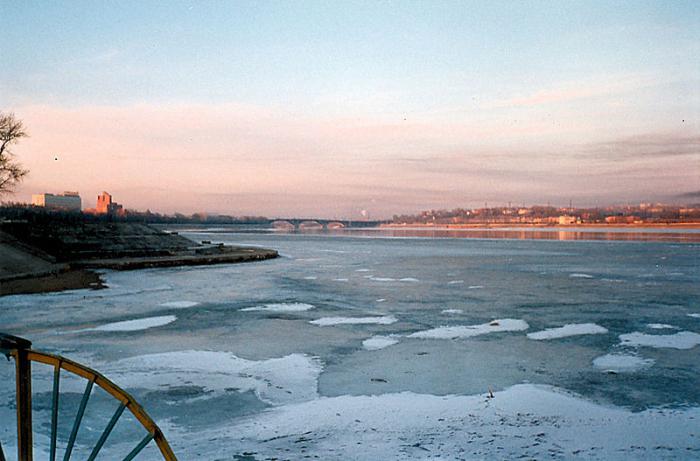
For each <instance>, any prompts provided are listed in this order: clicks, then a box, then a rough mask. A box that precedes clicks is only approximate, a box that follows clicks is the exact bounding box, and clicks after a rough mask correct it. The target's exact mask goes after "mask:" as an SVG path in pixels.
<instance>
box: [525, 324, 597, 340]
mask: <svg viewBox="0 0 700 461" xmlns="http://www.w3.org/2000/svg"><path fill="white" fill-rule="evenodd" d="M607 332H608V329H607V328H603V327H601V326H600V325H596V324H595V323H571V324H568V325H564V326H563V327H559V328H547V329H546V330H542V331H536V332H534V333H528V334H527V337H528V338H530V339H536V340H542V339H558V338H566V337H568V336H579V335H599V334H605V333H607Z"/></svg>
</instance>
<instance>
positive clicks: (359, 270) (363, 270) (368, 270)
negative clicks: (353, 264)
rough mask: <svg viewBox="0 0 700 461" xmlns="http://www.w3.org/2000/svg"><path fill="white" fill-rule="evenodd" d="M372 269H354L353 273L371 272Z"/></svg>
mask: <svg viewBox="0 0 700 461" xmlns="http://www.w3.org/2000/svg"><path fill="white" fill-rule="evenodd" d="M371 271H372V269H355V272H371Z"/></svg>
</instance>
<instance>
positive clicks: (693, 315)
mask: <svg viewBox="0 0 700 461" xmlns="http://www.w3.org/2000/svg"><path fill="white" fill-rule="evenodd" d="M688 317H693V318H696V319H700V313H693V314H688Z"/></svg>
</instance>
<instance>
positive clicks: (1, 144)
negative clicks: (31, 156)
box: [0, 112, 29, 195]
mask: <svg viewBox="0 0 700 461" xmlns="http://www.w3.org/2000/svg"><path fill="white" fill-rule="evenodd" d="M26 136H27V133H26V132H25V131H24V125H23V124H22V121H21V120H18V119H16V118H15V114H12V113H9V114H4V113H2V112H0V195H3V194H6V193H10V192H12V191H13V190H14V187H15V186H16V185H17V184H18V183H19V182H20V181H21V180H22V178H23V177H24V176H25V175H26V174H27V173H29V171H28V170H25V169H24V168H22V165H20V164H19V163H18V162H17V160H15V156H14V155H13V154H12V152H10V146H12V144H15V143H16V142H17V141H19V140H20V139H21V138H24V137H26Z"/></svg>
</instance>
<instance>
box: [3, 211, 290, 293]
mask: <svg viewBox="0 0 700 461" xmlns="http://www.w3.org/2000/svg"><path fill="white" fill-rule="evenodd" d="M1 229H2V230H0V296H3V295H10V294H20V293H39V292H49V291H61V290H67V289H79V288H94V289H98V288H101V287H103V284H102V281H101V279H100V277H99V274H98V273H96V272H94V270H92V269H113V270H134V269H144V268H153V267H175V266H194V265H209V264H231V263H241V262H252V261H261V260H265V259H271V258H276V257H277V256H278V253H277V251H275V250H269V249H265V248H246V247H239V246H231V245H226V246H225V245H212V244H210V243H207V244H204V243H198V242H194V241H192V240H189V239H187V238H185V237H182V236H180V235H178V234H177V233H169V232H164V231H161V230H159V229H156V228H154V227H151V226H148V225H145V224H133V223H94V222H93V223H85V222H65V221H62V222H43V223H35V222H33V223H28V222H4V223H2V227H1Z"/></svg>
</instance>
